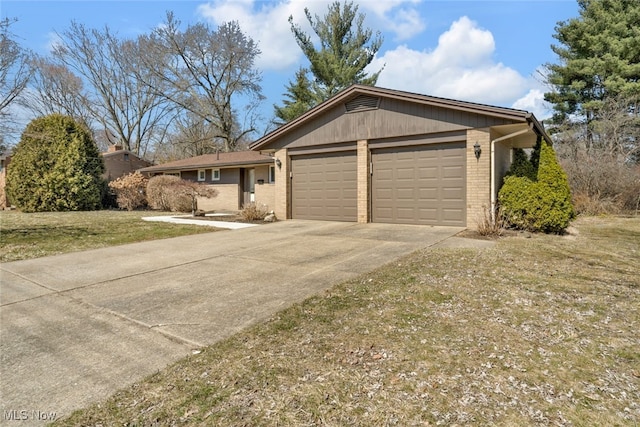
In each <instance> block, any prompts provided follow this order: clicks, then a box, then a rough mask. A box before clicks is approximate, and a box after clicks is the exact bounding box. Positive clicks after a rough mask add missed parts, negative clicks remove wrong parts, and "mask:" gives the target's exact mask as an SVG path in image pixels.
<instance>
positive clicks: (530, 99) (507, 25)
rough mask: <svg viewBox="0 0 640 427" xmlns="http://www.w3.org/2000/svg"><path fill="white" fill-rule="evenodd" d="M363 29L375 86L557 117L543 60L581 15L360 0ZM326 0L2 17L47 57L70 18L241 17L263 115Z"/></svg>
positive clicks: (524, 3) (174, 4)
mask: <svg viewBox="0 0 640 427" xmlns="http://www.w3.org/2000/svg"><path fill="white" fill-rule="evenodd" d="M355 3H356V4H358V5H359V11H360V12H364V13H365V14H366V17H367V18H366V20H365V25H366V26H368V27H369V28H371V29H373V30H378V31H380V32H381V33H382V35H383V37H384V44H383V45H382V48H381V49H380V51H379V52H378V55H377V57H376V59H375V60H374V63H373V64H372V69H373V70H377V69H379V68H381V67H382V66H384V70H383V72H382V74H381V76H380V78H379V80H378V86H381V87H387V88H392V89H400V90H407V91H411V92H417V93H422V94H427V95H434V96H441V97H446V98H453V99H459V100H467V101H473V102H480V103H485V104H491V105H497V106H504V107H514V108H519V109H524V110H528V111H531V112H533V113H535V115H536V116H537V117H538V118H539V119H544V118H546V117H548V116H549V115H550V113H549V109H548V106H545V105H544V103H543V102H542V94H543V93H544V91H545V90H547V89H546V88H545V87H544V85H543V84H542V82H541V78H540V76H539V72H540V71H541V66H542V65H543V64H545V63H548V62H555V61H557V58H556V57H555V55H554V54H553V52H552V51H551V48H550V45H551V44H553V43H555V39H554V38H553V34H554V33H555V31H554V28H555V25H556V24H557V22H558V21H564V20H567V19H570V18H574V17H577V16H578V5H577V2H576V1H575V0H537V1H529V0H500V1H485V0H471V1H465V0H441V1H429V0H423V1H420V0H409V1H406V0H377V1H374V0H360V1H355ZM328 4H329V1H326V0H315V1H296V0H279V1H256V0H215V1H211V2H202V1H188V0H187V1H161V0H160V1H159V0H155V1H151V0H149V1H146V0H138V1H107V0H103V1H88V0H84V1H78V0H76V1H55V0H49V1H46V0H45V1H29V0H19V1H15V0H1V1H0V17H1V18H7V17H8V18H17V19H18V22H17V23H16V24H14V25H13V26H12V33H13V34H14V35H15V36H16V37H17V40H18V41H19V42H20V43H21V44H22V45H23V46H25V47H27V48H29V49H31V50H33V51H35V52H37V53H40V54H46V53H47V51H48V49H49V48H50V46H51V44H52V43H53V42H55V40H56V32H63V31H64V30H65V29H67V28H68V27H69V24H70V22H71V21H72V20H75V21H77V22H80V23H82V24H84V25H86V26H88V27H93V28H101V27H103V26H104V25H108V26H109V27H110V28H111V29H112V30H115V31H116V32H117V33H118V34H119V35H121V36H122V37H135V36H137V35H139V34H142V33H148V32H149V31H150V30H151V29H152V28H153V27H155V26H157V25H158V24H160V23H161V22H162V21H163V20H164V18H165V15H166V11H168V10H171V11H173V12H174V13H175V16H176V17H177V18H178V19H179V20H181V21H182V22H183V23H193V22H199V21H203V22H209V23H211V24H213V25H217V24H220V23H222V22H225V21H229V20H237V21H239V23H240V26H241V28H242V29H243V30H244V31H245V32H246V33H248V34H249V35H250V36H251V37H253V39H254V40H256V41H257V42H258V44H259V47H260V49H261V50H262V52H263V53H262V55H261V57H260V58H259V60H258V64H257V65H258V67H259V68H260V69H261V70H262V72H263V82H262V83H263V84H262V85H263V92H264V95H265V96H266V98H267V99H266V100H265V102H264V105H263V108H262V114H263V116H265V119H267V120H268V119H270V118H271V116H272V111H273V109H272V105H273V104H279V103H281V101H282V93H283V92H284V91H285V85H286V84H287V82H288V81H289V80H290V79H291V78H293V75H294V73H295V71H296V70H297V68H298V67H299V66H300V65H301V64H304V63H305V58H304V57H303V56H302V54H301V52H300V49H299V48H298V46H297V45H296V44H295V41H294V39H293V36H292V35H291V31H290V27H289V24H288V22H287V18H288V17H289V15H293V17H294V21H295V22H297V23H300V24H301V25H303V27H305V24H306V19H305V17H304V12H303V10H304V8H305V7H308V8H309V9H310V10H311V12H312V13H314V14H315V13H317V14H320V15H322V14H324V13H325V12H326V9H327V5H328Z"/></svg>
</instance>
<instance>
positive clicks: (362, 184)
mask: <svg viewBox="0 0 640 427" xmlns="http://www.w3.org/2000/svg"><path fill="white" fill-rule="evenodd" d="M357 155H358V160H357V180H358V185H357V188H358V196H357V197H358V203H357V207H358V223H361V224H366V223H367V222H369V206H370V203H369V195H370V194H371V191H370V189H369V182H370V179H369V177H370V173H369V165H370V164H371V153H370V152H369V141H367V140H366V139H364V140H361V141H358V153H357Z"/></svg>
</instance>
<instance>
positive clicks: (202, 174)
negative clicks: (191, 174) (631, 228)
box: [198, 169, 207, 181]
mask: <svg viewBox="0 0 640 427" xmlns="http://www.w3.org/2000/svg"><path fill="white" fill-rule="evenodd" d="M206 179H207V171H206V170H204V169H198V181H206Z"/></svg>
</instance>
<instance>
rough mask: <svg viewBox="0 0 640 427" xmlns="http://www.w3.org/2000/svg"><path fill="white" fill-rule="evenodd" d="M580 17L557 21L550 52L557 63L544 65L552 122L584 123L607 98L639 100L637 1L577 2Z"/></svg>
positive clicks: (639, 19)
mask: <svg viewBox="0 0 640 427" xmlns="http://www.w3.org/2000/svg"><path fill="white" fill-rule="evenodd" d="M578 5H579V8H580V16H579V17H577V18H573V19H570V20H568V21H564V22H559V23H558V24H557V26H556V34H555V35H554V37H555V38H556V39H557V40H558V42H559V44H558V45H553V46H552V47H551V48H552V49H553V51H554V52H555V53H556V54H557V55H558V59H559V61H558V63H556V64H547V66H546V68H547V71H548V75H547V76H548V77H547V80H548V83H549V84H550V85H551V87H552V91H551V92H548V93H546V94H545V100H546V101H548V102H550V103H551V104H553V107H554V110H555V113H556V114H555V116H554V121H555V122H557V123H560V122H562V121H564V120H565V119H567V118H568V117H571V116H578V117H581V118H582V119H583V120H584V122H585V123H587V124H589V123H590V122H591V121H592V120H594V119H597V112H598V110H599V109H600V108H601V107H602V105H603V103H604V102H605V101H606V100H607V99H609V98H629V99H633V98H634V97H635V99H636V101H631V103H632V104H634V103H635V105H630V106H629V109H630V111H634V110H635V112H636V114H637V107H638V105H637V97H638V96H639V95H640V2H639V1H638V0H578Z"/></svg>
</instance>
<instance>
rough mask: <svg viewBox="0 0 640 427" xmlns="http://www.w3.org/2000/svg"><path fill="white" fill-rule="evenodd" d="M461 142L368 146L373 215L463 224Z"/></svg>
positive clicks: (376, 219)
mask: <svg viewBox="0 0 640 427" xmlns="http://www.w3.org/2000/svg"><path fill="white" fill-rule="evenodd" d="M465 147H466V144H465V143H464V142H460V143H448V144H433V145H419V146H408V147H394V148H382V149H378V150H372V153H371V154H372V163H373V174H372V180H371V187H372V191H371V192H372V220H373V222H386V223H395V224H425V225H451V226H465V225H466V209H465V207H466V174H465V170H466V167H465V165H466V161H465V159H466V157H465V153H466V151H465Z"/></svg>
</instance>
